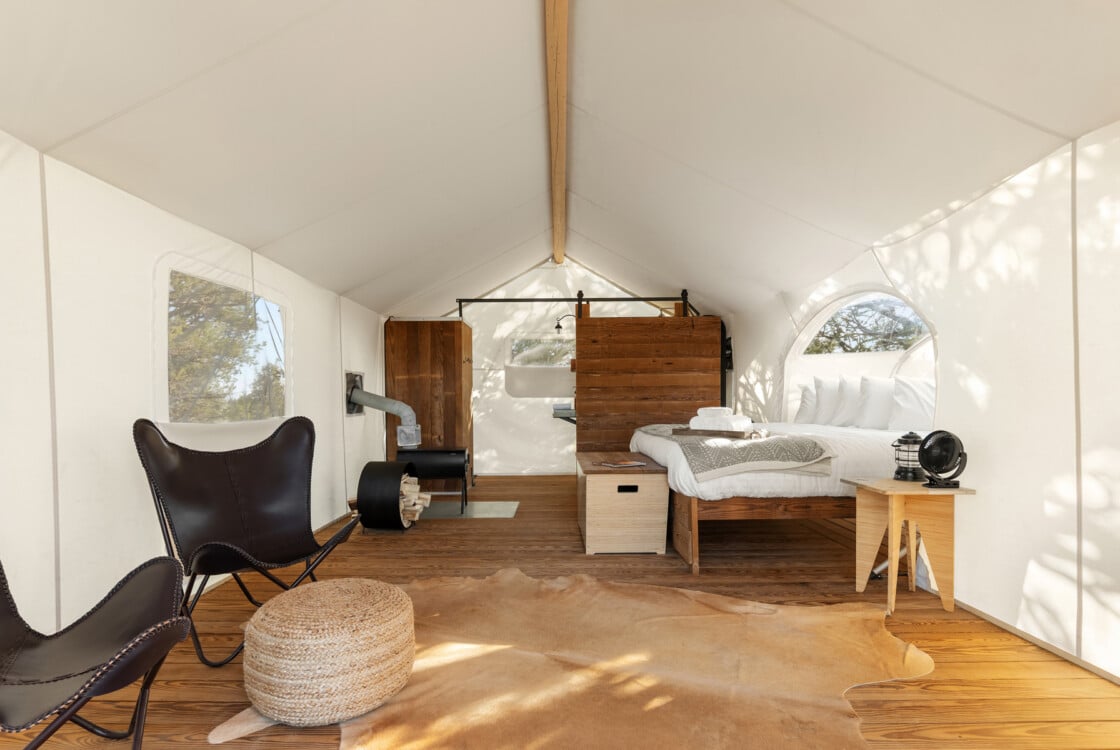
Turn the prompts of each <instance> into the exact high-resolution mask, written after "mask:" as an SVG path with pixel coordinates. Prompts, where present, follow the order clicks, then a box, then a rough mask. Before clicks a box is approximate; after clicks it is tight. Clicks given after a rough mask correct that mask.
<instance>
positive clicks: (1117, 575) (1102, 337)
mask: <svg viewBox="0 0 1120 750" xmlns="http://www.w3.org/2000/svg"><path fill="white" fill-rule="evenodd" d="M1118 288H1120V124H1116V125H1112V126H1110V127H1107V128H1105V129H1103V130H1101V131H1099V132H1097V133H1094V134H1092V135H1091V136H1089V137H1087V138H1084V139H1082V140H1081V141H1080V143H1079V144H1078V150H1077V292H1078V297H1077V300H1078V307H1077V313H1078V327H1079V330H1080V335H1079V337H1078V343H1079V346H1080V349H1079V354H1080V376H1081V377H1080V385H1081V388H1080V398H1081V406H1082V408H1081V493H1082V494H1081V497H1082V504H1081V530H1082V546H1081V561H1082V565H1081V579H1082V592H1081V593H1082V596H1081V606H1082V638H1081V641H1082V642H1081V651H1082V657H1083V658H1084V659H1085V660H1086V661H1089V662H1091V663H1093V664H1096V665H1099V666H1101V667H1102V668H1104V669H1106V670H1108V671H1109V672H1111V673H1112V674H1114V675H1120V648H1118V647H1117V638H1118V637H1120V432H1118V427H1120V395H1118V394H1120V387H1118V386H1117V374H1116V373H1117V370H1118V365H1120V339H1118V337H1117V331H1120V305H1118V304H1117V300H1116V294H1117V289H1118Z"/></svg>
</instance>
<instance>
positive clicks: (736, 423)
mask: <svg viewBox="0 0 1120 750" xmlns="http://www.w3.org/2000/svg"><path fill="white" fill-rule="evenodd" d="M752 424H753V422H751V418H750V417H745V416H743V415H741V414H732V415H731V416H729V417H693V418H692V419H690V420H688V426H689V427H691V428H692V429H694V430H737V431H742V432H746V431H748V430H750V429H751V425H752Z"/></svg>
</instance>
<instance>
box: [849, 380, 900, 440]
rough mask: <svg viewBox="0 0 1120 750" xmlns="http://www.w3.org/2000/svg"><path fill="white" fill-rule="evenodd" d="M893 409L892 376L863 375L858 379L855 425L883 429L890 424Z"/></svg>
mask: <svg viewBox="0 0 1120 750" xmlns="http://www.w3.org/2000/svg"><path fill="white" fill-rule="evenodd" d="M893 409H894V378H876V377H872V376H867V375H864V376H863V377H862V378H860V379H859V414H857V415H856V427H863V428H864V429H867V430H885V429H887V427H888V425H890V422H891V411H892V410H893Z"/></svg>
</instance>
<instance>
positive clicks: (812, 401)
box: [793, 385, 817, 424]
mask: <svg viewBox="0 0 1120 750" xmlns="http://www.w3.org/2000/svg"><path fill="white" fill-rule="evenodd" d="M816 416H817V392H816V391H815V390H813V386H811V385H803V386H801V405H800V406H798V407H797V416H795V417H794V418H793V421H794V422H796V423H797V424H813V420H814V419H816Z"/></svg>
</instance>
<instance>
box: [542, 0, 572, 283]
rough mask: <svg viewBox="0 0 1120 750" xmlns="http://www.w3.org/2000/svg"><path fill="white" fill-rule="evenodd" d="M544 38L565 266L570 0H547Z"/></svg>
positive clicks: (555, 230)
mask: <svg viewBox="0 0 1120 750" xmlns="http://www.w3.org/2000/svg"><path fill="white" fill-rule="evenodd" d="M544 39H545V51H544V55H545V75H546V78H547V87H548V142H549V168H550V169H549V171H550V173H551V176H552V260H553V262H555V263H563V262H564V245H565V242H566V241H567V236H568V0H544Z"/></svg>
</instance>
